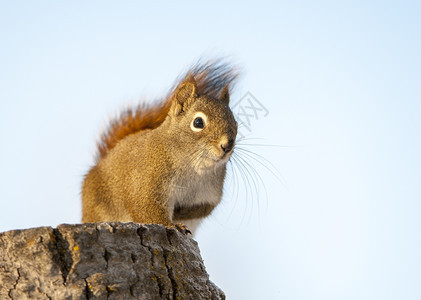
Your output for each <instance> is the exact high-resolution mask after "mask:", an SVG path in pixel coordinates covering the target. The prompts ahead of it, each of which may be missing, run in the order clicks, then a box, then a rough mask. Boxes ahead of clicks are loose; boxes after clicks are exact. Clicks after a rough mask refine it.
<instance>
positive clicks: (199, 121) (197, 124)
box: [193, 117, 205, 129]
mask: <svg viewBox="0 0 421 300" xmlns="http://www.w3.org/2000/svg"><path fill="white" fill-rule="evenodd" d="M193 126H194V127H195V128H198V129H199V128H200V129H202V128H203V127H205V123H204V122H203V119H202V118H201V117H197V118H196V119H194V121H193Z"/></svg>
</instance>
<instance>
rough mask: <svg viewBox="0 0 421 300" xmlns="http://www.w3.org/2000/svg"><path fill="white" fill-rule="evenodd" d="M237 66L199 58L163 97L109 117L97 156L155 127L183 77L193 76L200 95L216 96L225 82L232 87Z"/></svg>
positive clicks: (166, 112) (160, 120)
mask: <svg viewBox="0 0 421 300" xmlns="http://www.w3.org/2000/svg"><path fill="white" fill-rule="evenodd" d="M238 75H239V71H238V69H236V68H234V67H232V66H230V65H229V64H228V63H226V62H224V60H223V59H217V60H210V61H206V62H203V61H201V60H199V61H198V62H197V63H196V64H194V65H193V66H192V67H190V68H189V69H188V71H187V72H186V73H185V74H184V75H183V76H181V77H179V79H178V80H176V82H175V84H174V86H173V88H172V89H171V91H170V92H169V93H168V95H167V97H165V99H164V100H162V101H159V102H156V103H154V104H152V105H147V104H144V103H141V104H139V105H137V106H135V107H134V108H127V109H126V110H124V111H122V112H121V113H120V114H119V116H118V117H117V118H116V119H113V120H111V121H110V124H109V125H108V128H107V130H106V131H105V132H104V133H103V134H102V135H101V138H100V141H99V142H98V156H97V160H100V159H102V158H104V157H105V156H106V155H107V153H108V152H109V151H110V150H111V149H112V148H114V147H115V146H116V145H117V143H118V142H119V141H120V140H122V139H124V138H125V137H127V136H129V135H130V134H133V133H136V132H139V131H142V130H146V129H154V128H157V127H158V126H159V125H161V124H162V122H164V120H165V118H166V117H167V115H168V111H169V109H170V107H171V100H172V97H173V94H174V92H175V90H176V88H177V87H178V86H179V85H180V84H181V83H183V82H184V81H186V80H188V79H190V78H191V77H193V78H194V79H195V81H196V84H197V92H198V94H199V95H208V96H211V97H215V98H216V97H218V96H219V94H220V92H221V91H222V89H223V88H224V87H225V86H229V88H230V90H231V89H232V83H233V82H234V81H235V79H236V78H237V77H238Z"/></svg>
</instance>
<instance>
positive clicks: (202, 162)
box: [194, 151, 232, 174]
mask: <svg viewBox="0 0 421 300" xmlns="http://www.w3.org/2000/svg"><path fill="white" fill-rule="evenodd" d="M209 154H210V153H209ZM209 154H208V155H205V156H202V157H200V158H199V159H198V161H197V162H196V163H195V164H194V169H195V170H196V172H197V173H199V174H202V173H203V172H205V171H210V170H215V169H216V168H218V167H220V166H222V165H224V164H226V163H227V162H228V160H229V159H230V157H231V154H232V151H230V152H226V153H223V154H222V155H209Z"/></svg>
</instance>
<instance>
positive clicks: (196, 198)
mask: <svg viewBox="0 0 421 300" xmlns="http://www.w3.org/2000/svg"><path fill="white" fill-rule="evenodd" d="M222 188H223V186H222V182H221V181H220V180H218V179H217V178H206V177H199V178H196V179H195V180H184V181H179V182H174V184H173V185H172V187H171V191H170V197H169V203H168V204H169V205H170V206H173V207H174V206H175V205H177V206H193V205H199V204H211V205H213V206H216V205H217V204H218V203H219V202H220V201H221V197H222Z"/></svg>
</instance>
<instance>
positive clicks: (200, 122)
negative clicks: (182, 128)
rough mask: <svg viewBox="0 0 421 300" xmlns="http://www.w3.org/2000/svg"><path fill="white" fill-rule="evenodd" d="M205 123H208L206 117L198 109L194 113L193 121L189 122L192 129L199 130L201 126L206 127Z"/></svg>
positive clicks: (201, 128)
mask: <svg viewBox="0 0 421 300" xmlns="http://www.w3.org/2000/svg"><path fill="white" fill-rule="evenodd" d="M207 123H208V118H207V117H206V115H205V114H204V113H203V112H201V111H199V112H197V113H196V114H195V115H194V117H193V121H192V122H191V123H190V128H191V130H193V131H196V132H199V131H202V130H203V128H205V127H206V124H207Z"/></svg>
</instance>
